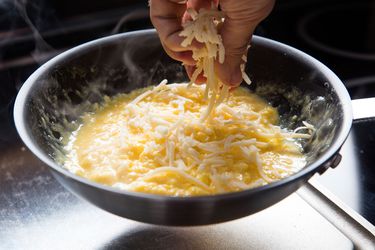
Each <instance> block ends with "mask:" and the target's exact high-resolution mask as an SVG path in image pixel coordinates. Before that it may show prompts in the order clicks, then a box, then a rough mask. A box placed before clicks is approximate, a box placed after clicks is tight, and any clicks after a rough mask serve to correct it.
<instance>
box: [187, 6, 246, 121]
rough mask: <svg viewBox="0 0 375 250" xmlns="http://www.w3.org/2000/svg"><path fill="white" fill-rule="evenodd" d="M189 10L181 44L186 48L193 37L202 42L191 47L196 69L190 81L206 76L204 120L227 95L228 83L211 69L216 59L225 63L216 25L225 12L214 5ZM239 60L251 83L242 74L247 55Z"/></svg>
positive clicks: (222, 18)
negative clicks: (200, 45)
mask: <svg viewBox="0 0 375 250" xmlns="http://www.w3.org/2000/svg"><path fill="white" fill-rule="evenodd" d="M188 12H189V14H190V16H191V18H192V20H191V21H189V22H187V23H185V24H184V29H183V31H182V32H181V33H180V36H183V37H185V39H184V40H183V42H182V43H181V45H182V46H183V47H187V46H189V45H191V43H192V42H193V40H194V39H195V40H197V41H198V42H201V43H203V44H204V47H203V48H200V49H194V50H193V59H194V60H195V61H196V69H195V71H194V72H193V74H192V77H191V80H190V84H192V83H194V82H195V81H196V79H197V77H198V76H199V74H201V73H203V75H204V76H205V77H206V79H207V82H206V89H205V94H204V97H205V98H206V99H209V102H208V106H207V109H206V111H205V112H203V113H202V116H201V119H200V120H201V121H205V120H206V119H207V118H208V117H209V116H210V114H211V113H212V112H213V111H214V110H215V107H217V106H219V105H220V103H222V102H223V100H224V99H225V98H226V97H227V96H228V94H229V86H228V85H225V84H223V83H222V82H221V81H220V79H219V78H218V77H217V76H216V74H215V70H214V63H215V60H218V62H219V63H224V59H225V48H224V46H223V42H222V38H221V36H220V34H219V33H218V27H219V26H220V25H221V24H222V23H223V22H224V13H222V12H221V11H219V10H218V9H217V8H216V7H215V6H214V5H212V7H211V9H209V10H206V9H200V10H199V12H197V11H195V10H194V9H188ZM242 60H243V61H244V63H243V64H241V66H240V70H241V72H242V77H243V79H244V81H245V82H246V83H247V84H250V83H251V80H250V78H249V77H248V75H247V74H246V73H245V63H246V61H247V57H246V55H243V56H242Z"/></svg>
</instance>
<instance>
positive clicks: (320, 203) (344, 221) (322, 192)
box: [297, 97, 375, 249]
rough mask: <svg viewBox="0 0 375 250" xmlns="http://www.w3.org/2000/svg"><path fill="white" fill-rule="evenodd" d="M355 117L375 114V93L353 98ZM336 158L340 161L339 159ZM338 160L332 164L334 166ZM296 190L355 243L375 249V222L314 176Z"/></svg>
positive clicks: (359, 118)
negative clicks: (345, 202) (370, 95)
mask: <svg viewBox="0 0 375 250" xmlns="http://www.w3.org/2000/svg"><path fill="white" fill-rule="evenodd" d="M352 108H353V121H354V122H356V121H360V120H364V119H371V118H375V97H373V98H363V99H355V100H352ZM337 155H338V156H339V154H337ZM338 159H339V160H337V161H336V160H335V161H334V162H337V164H338V163H339V162H340V157H338ZM337 164H333V167H334V166H335V165H337ZM297 194H298V195H299V196H300V197H301V198H302V199H303V200H305V201H306V202H307V203H308V204H309V205H310V206H311V207H312V208H314V209H315V210H316V211H317V212H318V213H320V214H321V215H322V216H323V217H325V218H326V219H327V220H328V221H329V222H330V223H331V224H332V225H333V226H335V227H336V228H337V229H338V230H340V231H341V232H342V233H343V234H344V235H345V236H346V237H348V238H349V239H350V240H351V241H352V242H353V244H354V247H355V249H375V241H374V239H375V226H373V225H372V224H371V223H369V222H368V221H367V220H366V219H364V218H363V217H362V216H361V215H359V214H358V213H357V212H356V211H354V210H353V209H351V208H350V207H348V206H347V205H346V204H344V203H343V202H342V201H341V200H339V199H338V198H337V197H336V196H334V195H333V194H332V193H331V192H329V191H328V190H327V189H326V188H324V187H323V186H322V185H320V184H319V183H318V182H317V181H315V180H314V179H311V180H309V181H308V182H307V183H306V184H305V185H304V186H302V187H301V188H300V189H299V190H298V191H297Z"/></svg>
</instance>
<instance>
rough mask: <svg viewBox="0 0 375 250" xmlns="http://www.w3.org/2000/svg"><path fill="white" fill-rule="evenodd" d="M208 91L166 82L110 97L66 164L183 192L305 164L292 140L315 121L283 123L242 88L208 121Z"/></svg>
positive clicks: (91, 117)
mask: <svg viewBox="0 0 375 250" xmlns="http://www.w3.org/2000/svg"><path fill="white" fill-rule="evenodd" d="M204 92H205V88H204V86H201V85H193V86H191V87H188V84H168V85H167V82H166V81H162V82H161V83H160V84H159V85H157V86H155V87H153V88H148V89H142V90H136V91H135V92H132V93H130V94H127V95H122V96H119V97H117V98H115V99H114V100H110V101H109V102H108V103H106V104H105V105H104V107H102V108H100V109H99V110H97V111H95V112H94V113H93V114H87V115H86V117H85V119H84V120H85V121H84V123H83V125H82V126H80V128H79V129H78V131H76V132H74V133H73V134H72V136H71V140H70V142H69V144H68V145H67V146H66V149H67V151H68V152H69V154H68V160H67V161H66V162H65V167H66V168H68V169H69V170H71V171H72V172H75V173H77V174H79V175H82V176H84V177H86V178H89V179H92V180H94V181H98V182H100V183H105V184H108V185H112V186H114V187H118V188H121V189H127V190H133V191H139V192H148V193H156V194H167V195H183V196H186V195H202V194H215V193H223V192H230V191H238V190H243V189H247V188H251V187H256V186H258V185H264V184H267V183H270V182H273V181H275V180H278V179H280V178H283V177H285V176H287V175H289V174H292V173H294V172H296V171H298V170H299V169H300V168H301V167H303V165H304V164H305V161H304V158H303V155H302V154H301V153H300V149H299V146H298V145H297V144H296V143H295V142H293V140H290V139H291V138H292V139H293V138H309V137H310V136H311V134H302V133H300V132H299V133H297V132H298V131H300V130H302V129H305V130H308V131H314V127H313V126H312V125H311V124H309V123H306V122H304V123H303V128H302V127H300V128H297V129H296V130H295V131H285V130H283V129H281V128H280V127H279V126H277V121H278V114H277V111H276V110H275V109H274V108H272V107H270V106H269V105H268V104H267V103H266V102H265V101H263V100H262V99H260V98H259V97H257V96H256V95H255V94H252V93H250V92H249V90H246V89H244V88H239V89H236V90H234V91H233V93H232V94H231V95H229V96H228V97H226V99H225V100H223V102H222V104H221V105H220V107H219V108H217V110H216V111H215V112H214V113H213V114H211V117H210V122H206V123H202V122H201V120H200V119H201V113H202V112H204V111H205V110H206V107H207V106H208V105H209V100H204V98H203V96H204Z"/></svg>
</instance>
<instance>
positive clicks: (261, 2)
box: [216, 0, 274, 86]
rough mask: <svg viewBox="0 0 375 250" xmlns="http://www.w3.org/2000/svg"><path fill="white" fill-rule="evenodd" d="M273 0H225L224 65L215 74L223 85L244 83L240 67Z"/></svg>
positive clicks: (218, 64)
mask: <svg viewBox="0 0 375 250" xmlns="http://www.w3.org/2000/svg"><path fill="white" fill-rule="evenodd" d="M273 5H274V0H222V1H220V7H221V10H222V11H223V12H224V13H225V21H224V24H223V26H222V29H221V37H222V39H223V45H224V48H225V60H224V63H223V64H220V63H217V64H216V73H217V75H218V76H219V78H220V80H221V81H222V82H223V83H224V84H228V85H232V86H238V85H239V84H240V83H241V82H242V73H241V70H240V65H241V64H242V63H244V62H243V60H242V59H241V58H242V56H243V55H244V54H245V53H246V52H247V51H246V50H247V46H248V45H249V43H250V39H251V37H252V34H253V32H254V30H255V28H256V26H257V25H258V24H259V23H260V22H261V21H262V20H263V19H264V18H266V17H267V16H268V14H269V13H270V12H271V10H272V7H273Z"/></svg>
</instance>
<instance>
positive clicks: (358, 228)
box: [297, 179, 375, 250]
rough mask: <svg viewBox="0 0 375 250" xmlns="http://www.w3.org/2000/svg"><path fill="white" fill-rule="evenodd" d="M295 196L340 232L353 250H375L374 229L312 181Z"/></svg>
mask: <svg viewBox="0 0 375 250" xmlns="http://www.w3.org/2000/svg"><path fill="white" fill-rule="evenodd" d="M297 194H298V195H299V196H300V197H301V198H302V199H303V200H305V201H306V202H307V203H308V204H309V205H310V206H311V207H312V208H314V209H315V210H316V211H317V212H318V213H320V214H321V215H322V216H323V217H324V218H326V219H327V220H328V221H329V222H330V223H331V224H332V225H333V226H335V227H336V228H337V229H338V230H340V231H341V232H342V233H343V234H344V235H345V236H346V237H348V238H349V239H350V240H351V241H352V242H353V244H354V249H363V250H366V249H371V250H373V249H375V241H374V238H375V227H374V226H373V225H371V224H370V223H369V222H368V221H367V220H365V219H364V218H363V217H362V216H360V215H359V214H358V213H357V212H355V211H354V210H352V209H351V208H350V207H348V206H347V205H345V204H344V203H343V202H342V201H340V200H339V199H338V198H337V197H336V196H334V195H333V194H332V193H331V192H329V191H328V190H327V189H325V188H324V187H323V186H321V185H320V184H319V183H318V182H316V181H314V180H313V179H312V180H310V181H309V182H307V183H306V184H305V185H304V186H302V187H301V188H300V189H299V190H298V191H297Z"/></svg>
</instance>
